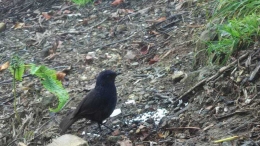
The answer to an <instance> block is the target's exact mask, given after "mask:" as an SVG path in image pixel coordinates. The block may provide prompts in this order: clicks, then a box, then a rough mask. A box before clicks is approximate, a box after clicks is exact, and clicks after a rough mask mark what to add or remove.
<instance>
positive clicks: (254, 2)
mask: <svg viewBox="0 0 260 146" xmlns="http://www.w3.org/2000/svg"><path fill="white" fill-rule="evenodd" d="M259 12H260V1H259V0H219V1H218V5H217V7H216V11H215V14H214V15H215V16H214V17H228V18H236V17H244V16H248V15H251V14H254V13H256V14H259Z"/></svg>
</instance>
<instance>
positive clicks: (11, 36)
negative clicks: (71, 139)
mask: <svg viewBox="0 0 260 146" xmlns="http://www.w3.org/2000/svg"><path fill="white" fill-rule="evenodd" d="M112 2H113V1H110V0H96V1H95V2H94V4H90V5H87V6H84V7H79V6H76V5H73V4H72V3H71V2H68V1H56V0H46V1H39V0H38V1H33V0H21V1H19V0H16V1H15V0H14V1H12V2H10V1H6V0H2V1H0V5H1V6H0V12H1V14H0V22H4V23H5V24H6V28H5V29H4V30H3V31H2V32H0V64H3V63H5V62H6V61H9V60H10V57H11V56H12V55H13V54H17V55H19V56H20V57H21V58H22V59H23V60H24V61H25V63H26V64H29V63H35V64H38V65H41V64H43V65H46V66H48V67H50V68H52V69H55V70H57V71H63V70H65V69H66V70H68V72H66V73H67V74H66V77H65V79H64V80H63V82H62V83H63V85H64V88H65V89H67V90H68V91H69V95H70V99H69V102H68V104H67V105H66V106H65V108H64V109H62V110H61V111H60V112H58V113H50V111H49V107H55V106H56V105H57V99H56V98H55V97H54V95H52V94H51V93H50V92H48V91H46V90H45V89H44V88H43V86H42V85H41V84H40V81H39V80H38V79H37V78H35V77H32V76H29V77H24V78H23V81H21V82H18V84H17V91H18V93H17V96H18V97H19V98H18V101H17V112H18V114H19V117H20V120H17V119H16V118H15V117H14V115H15V114H14V107H13V102H14V98H13V92H12V76H11V74H10V72H9V71H8V70H3V71H1V72H0V103H1V104H0V111H1V115H0V127H1V129H0V145H10V146H11V145H18V143H24V144H26V145H32V146H34V145H46V144H48V143H51V142H52V140H53V139H54V138H56V137H59V136H60V134H59V127H58V124H59V122H60V120H61V118H62V117H63V116H65V115H66V113H67V112H69V111H70V110H72V109H75V106H76V105H77V103H79V102H80V101H81V99H82V98H83V97H84V95H85V94H87V91H89V90H90V89H92V88H93V87H94V85H95V78H96V76H97V74H98V73H99V72H100V71H102V70H104V69H111V70H114V71H118V72H121V73H122V74H121V75H120V76H118V77H117V79H116V87H117V91H118V104H117V107H116V108H117V109H121V114H119V115H117V116H115V117H111V118H108V119H107V120H106V125H107V126H109V127H112V128H113V129H115V130H114V131H113V132H110V131H109V130H108V129H106V128H105V127H102V129H103V131H102V132H99V130H98V128H97V124H95V123H90V122H88V123H87V122H85V120H81V121H78V122H77V123H75V124H74V125H73V126H72V127H71V129H70V130H69V131H68V133H71V134H74V135H77V136H79V137H82V138H84V139H85V140H87V141H88V142H89V144H90V145H97V146H99V145H121V146H128V145H136V146H148V145H150V146H151V145H162V146H164V145H165V146H166V145H174V146H179V145H180V146H182V145H189V146H192V145H198V146H208V145H225V146H229V145H230V146H231V145H232V146H233V145H243V146H249V145H250V146H254V145H256V146H257V145H259V144H260V141H259V139H260V135H259V134H260V127H259V125H260V123H259V117H258V113H259V102H260V100H259V96H258V91H259V90H258V89H259V86H258V85H259V81H258V77H257V76H259V74H258V70H259V64H258V60H259V57H260V56H259V48H258V46H257V45H252V46H250V47H249V48H248V50H247V51H241V52H238V53H237V54H236V55H234V56H232V58H231V60H230V61H229V63H228V65H227V66H225V67H224V68H220V67H217V66H213V65H211V66H206V67H202V66H196V67H194V56H195V55H196V52H195V50H196V42H197V40H198V38H199V36H200V34H201V32H202V31H203V30H204V28H205V25H206V23H207V20H206V19H208V17H210V15H211V13H212V12H213V8H214V2H210V1H202V0H198V1H197V0H190V1H186V0H179V1H177V0H160V1H157V0H125V1H124V2H123V3H121V4H119V5H115V6H111V3H112ZM0 30H1V29H0ZM255 44H256V43H255ZM202 60H203V59H202ZM205 61H206V60H205ZM194 68H196V69H194ZM25 74H28V72H26V73H25ZM128 101H132V102H133V101H134V103H129V102H128ZM158 109H165V110H166V111H168V112H167V113H166V115H165V116H163V117H162V118H159V119H158V118H157V119H156V118H153V115H154V114H155V113H156V111H157V110H158ZM147 113H148V114H149V115H150V116H147V118H146V119H145V120H143V119H141V118H139V119H137V117H140V115H143V114H147ZM133 119H135V120H133ZM136 119H137V120H136ZM83 131H85V133H84V132H83ZM230 137H233V139H232V140H231V141H225V142H222V143H214V141H216V140H220V139H225V138H230Z"/></svg>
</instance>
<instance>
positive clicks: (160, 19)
mask: <svg viewBox="0 0 260 146" xmlns="http://www.w3.org/2000/svg"><path fill="white" fill-rule="evenodd" d="M165 20H166V17H161V18H159V19H157V20H156V22H162V21H165Z"/></svg>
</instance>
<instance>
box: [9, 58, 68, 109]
mask: <svg viewBox="0 0 260 146" xmlns="http://www.w3.org/2000/svg"><path fill="white" fill-rule="evenodd" d="M10 64H11V65H10V67H9V70H10V71H11V73H12V75H13V76H14V77H13V78H14V80H13V88H14V96H15V97H14V98H15V101H14V109H15V110H16V88H15V87H16V85H15V80H18V81H21V80H22V77H23V74H24V71H25V66H27V67H29V68H30V74H32V75H35V76H36V77H38V78H40V79H41V83H42V84H43V87H44V88H45V89H47V90H48V91H50V92H51V93H53V94H54V95H56V96H57V97H58V100H59V104H58V107H57V108H55V109H52V108H50V111H52V112H58V111H60V110H61V109H62V107H63V106H64V105H65V103H66V102H67V100H68V99H69V94H68V92H67V91H66V90H65V89H64V88H63V86H62V83H61V81H59V80H57V76H56V71H55V70H52V69H50V68H48V67H46V66H43V65H40V66H36V65H35V64H29V65H25V64H24V63H23V61H22V59H21V58H19V57H18V56H16V55H14V56H13V57H12V59H11V63H10Z"/></svg>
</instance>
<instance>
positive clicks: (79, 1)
mask: <svg viewBox="0 0 260 146" xmlns="http://www.w3.org/2000/svg"><path fill="white" fill-rule="evenodd" d="M72 2H73V3H75V4H77V5H80V6H84V5H86V4H88V3H92V0H72Z"/></svg>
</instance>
